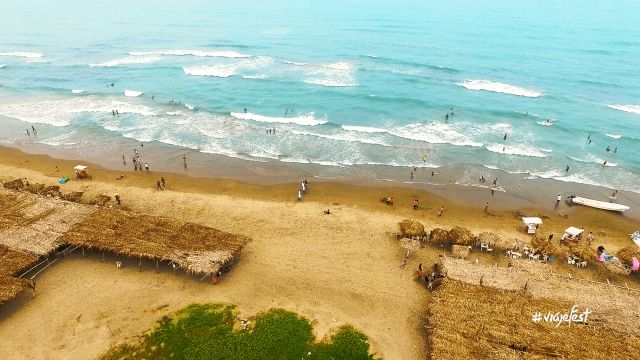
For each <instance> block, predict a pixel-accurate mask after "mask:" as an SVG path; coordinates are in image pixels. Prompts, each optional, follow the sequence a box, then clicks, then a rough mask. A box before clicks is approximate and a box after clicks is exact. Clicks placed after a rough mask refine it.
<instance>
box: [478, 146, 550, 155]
mask: <svg viewBox="0 0 640 360" xmlns="http://www.w3.org/2000/svg"><path fill="white" fill-rule="evenodd" d="M486 149H487V150H489V151H492V152H495V153H499V154H507V155H519V156H533V157H546V156H547V155H545V154H544V152H543V151H542V150H541V149H537V148H534V147H531V146H527V145H502V144H491V145H488V146H487V147H486Z"/></svg>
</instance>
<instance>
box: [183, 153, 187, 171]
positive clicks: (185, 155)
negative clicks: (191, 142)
mask: <svg viewBox="0 0 640 360" xmlns="http://www.w3.org/2000/svg"><path fill="white" fill-rule="evenodd" d="M182 161H183V162H184V168H185V169H186V168H187V154H184V155H182Z"/></svg>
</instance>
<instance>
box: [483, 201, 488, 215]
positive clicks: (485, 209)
mask: <svg viewBox="0 0 640 360" xmlns="http://www.w3.org/2000/svg"><path fill="white" fill-rule="evenodd" d="M484 213H485V214H488V213H489V203H485V204H484Z"/></svg>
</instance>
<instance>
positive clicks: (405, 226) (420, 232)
mask: <svg viewBox="0 0 640 360" xmlns="http://www.w3.org/2000/svg"><path fill="white" fill-rule="evenodd" d="M398 225H400V232H401V233H402V235H403V236H406V237H409V238H412V237H414V236H417V237H423V236H425V234H426V232H425V231H424V225H422V224H421V223H419V222H418V221H416V220H412V219H405V220H402V221H401V222H400V223H399V224H398Z"/></svg>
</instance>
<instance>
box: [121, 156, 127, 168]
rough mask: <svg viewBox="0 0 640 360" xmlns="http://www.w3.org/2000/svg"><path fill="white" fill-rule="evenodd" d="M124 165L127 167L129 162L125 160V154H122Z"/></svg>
mask: <svg viewBox="0 0 640 360" xmlns="http://www.w3.org/2000/svg"><path fill="white" fill-rule="evenodd" d="M122 163H123V164H124V165H125V166H127V160H125V159H124V154H122Z"/></svg>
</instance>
